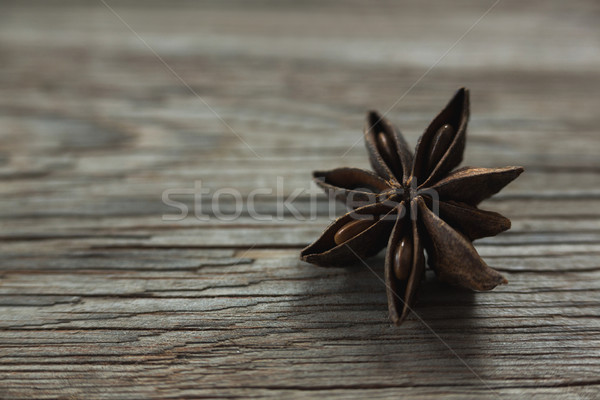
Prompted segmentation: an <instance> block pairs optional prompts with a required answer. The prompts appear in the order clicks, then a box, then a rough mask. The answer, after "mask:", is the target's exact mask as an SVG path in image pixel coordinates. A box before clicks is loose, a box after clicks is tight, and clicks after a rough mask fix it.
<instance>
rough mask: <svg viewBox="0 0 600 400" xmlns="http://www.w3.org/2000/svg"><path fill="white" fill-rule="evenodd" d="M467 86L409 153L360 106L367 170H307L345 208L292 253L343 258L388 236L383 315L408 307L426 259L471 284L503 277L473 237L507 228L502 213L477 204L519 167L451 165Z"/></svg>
mask: <svg viewBox="0 0 600 400" xmlns="http://www.w3.org/2000/svg"><path fill="white" fill-rule="evenodd" d="M468 119H469V91H468V90H467V89H465V88H462V89H460V90H458V92H457V93H456V94H455V95H454V97H453V98H452V99H451V100H450V102H449V103H448V104H447V105H446V107H445V108H444V109H443V110H442V111H441V112H440V113H439V114H438V115H437V116H436V117H435V118H434V119H433V121H432V122H431V123H430V125H429V126H428V127H427V129H426V130H425V132H424V133H423V135H422V136H421V138H420V139H419V141H418V144H417V147H416V149H415V153H414V156H413V154H412V152H411V151H410V150H409V148H408V145H407V143H406V141H405V140H404V137H403V136H402V134H401V133H400V131H399V130H397V129H395V128H394V127H393V126H392V125H391V124H390V123H389V122H388V121H387V120H386V119H385V118H384V117H383V116H381V115H380V114H378V113H377V112H374V111H371V112H369V113H368V115H367V122H366V127H365V131H364V134H365V141H366V146H367V150H368V152H369V159H370V162H371V166H372V167H373V169H374V171H375V173H373V172H370V171H365V170H362V169H358V168H338V169H334V170H332V171H326V172H319V171H316V172H314V174H313V175H314V177H315V181H316V183H317V184H318V185H319V186H321V187H322V188H323V189H325V190H326V191H327V192H328V193H329V194H330V196H333V197H335V198H336V199H337V200H340V201H342V202H345V203H346V204H347V205H349V206H350V208H351V211H350V212H348V213H347V214H346V215H343V216H342V217H340V218H338V219H337V220H335V221H334V222H333V223H332V224H331V225H330V226H329V227H328V228H327V229H326V230H325V232H324V233H323V234H322V235H321V237H320V238H319V239H317V240H316V241H315V242H314V243H313V244H311V245H310V246H308V247H306V248H305V249H304V250H302V252H301V259H302V260H304V261H307V262H310V263H313V264H317V265H321V266H344V265H348V264H349V263H354V262H356V261H357V259H362V258H365V257H369V256H372V255H375V254H377V253H378V252H379V251H381V250H382V249H383V248H384V247H385V246H386V244H387V251H386V256H385V273H384V275H385V281H386V287H387V298H388V308H389V313H390V318H391V319H392V321H393V322H394V323H395V324H400V323H401V322H402V321H403V320H404V319H405V318H406V316H407V315H408V313H409V311H410V309H411V307H412V304H413V302H414V299H415V293H416V292H417V289H418V287H419V284H420V282H421V280H422V278H423V275H424V272H425V251H426V252H427V264H428V265H429V267H430V268H431V269H433V271H434V272H435V274H436V275H437V277H438V278H439V279H440V280H442V281H445V282H448V283H450V284H453V285H458V286H462V287H465V288H469V289H473V290H491V289H493V288H494V287H496V286H497V285H499V284H502V283H507V281H506V279H505V278H504V277H503V276H502V275H501V274H500V273H499V272H497V271H495V270H494V269H492V268H490V267H489V266H488V265H487V264H486V263H485V262H484V261H483V260H482V259H481V257H480V256H479V254H478V253H477V251H476V250H475V248H474V247H473V245H472V241H473V240H475V239H479V238H483V237H487V236H494V235H497V234H498V233H500V232H503V231H505V230H507V229H509V228H510V220H509V219H507V218H505V217H503V216H502V215H500V214H498V213H495V212H491V211H484V210H481V209H479V208H477V205H478V204H479V203H480V202H481V201H482V200H484V199H486V198H488V197H490V196H492V195H493V194H495V193H497V192H499V191H500V190H501V189H502V188H503V187H504V186H506V185H507V184H508V183H509V182H511V181H512V180H514V179H515V178H516V177H518V176H519V175H520V174H521V173H522V172H523V168H522V167H504V168H492V169H490V168H473V167H463V168H460V169H456V170H453V169H454V168H455V167H457V166H458V165H459V164H460V163H461V161H462V158H463V152H464V149H465V142H466V132H467V123H468Z"/></svg>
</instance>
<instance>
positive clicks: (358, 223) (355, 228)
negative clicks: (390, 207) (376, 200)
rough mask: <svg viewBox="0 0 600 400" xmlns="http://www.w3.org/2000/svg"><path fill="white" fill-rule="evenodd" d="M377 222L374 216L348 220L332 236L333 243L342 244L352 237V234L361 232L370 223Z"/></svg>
mask: <svg viewBox="0 0 600 400" xmlns="http://www.w3.org/2000/svg"><path fill="white" fill-rule="evenodd" d="M375 222H377V220H376V219H374V218H369V219H357V220H355V221H350V222H348V223H347V224H346V225H344V226H342V227H341V228H340V229H339V230H338V231H337V232H336V233H335V235H334V236H333V240H334V241H335V244H342V243H345V242H347V241H348V240H350V239H352V238H353V237H354V236H356V235H358V234H359V233H361V232H363V231H364V230H366V229H367V228H369V227H370V226H371V225H373V224H374V223H375Z"/></svg>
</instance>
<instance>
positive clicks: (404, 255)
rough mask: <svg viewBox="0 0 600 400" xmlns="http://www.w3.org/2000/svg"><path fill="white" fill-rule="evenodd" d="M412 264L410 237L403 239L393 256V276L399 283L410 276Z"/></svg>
mask: <svg viewBox="0 0 600 400" xmlns="http://www.w3.org/2000/svg"><path fill="white" fill-rule="evenodd" d="M412 263H413V242H412V239H411V238H410V236H406V237H404V238H403V239H402V240H401V241H400V243H398V248H397V249H396V254H395V256H394V275H396V278H398V279H399V280H401V281H405V280H407V279H408V277H409V276H410V270H411V267H412Z"/></svg>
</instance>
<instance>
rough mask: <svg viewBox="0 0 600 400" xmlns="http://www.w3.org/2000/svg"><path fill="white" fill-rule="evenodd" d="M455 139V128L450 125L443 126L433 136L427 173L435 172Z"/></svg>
mask: <svg viewBox="0 0 600 400" xmlns="http://www.w3.org/2000/svg"><path fill="white" fill-rule="evenodd" d="M452 139H454V128H453V127H452V126H451V125H449V124H445V125H443V126H442V127H441V128H440V129H438V131H437V132H436V133H435V135H434V136H433V139H432V140H431V146H430V147H429V159H428V160H427V171H428V172H429V173H431V172H433V170H434V168H435V166H436V165H437V163H439V162H440V160H441V159H442V157H443V156H444V153H446V150H448V147H449V146H450V143H451V142H452Z"/></svg>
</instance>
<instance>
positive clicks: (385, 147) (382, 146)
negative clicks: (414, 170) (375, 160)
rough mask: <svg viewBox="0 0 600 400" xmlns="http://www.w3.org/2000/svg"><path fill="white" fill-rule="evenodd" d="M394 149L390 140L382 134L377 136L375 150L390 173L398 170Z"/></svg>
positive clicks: (398, 163)
mask: <svg viewBox="0 0 600 400" xmlns="http://www.w3.org/2000/svg"><path fill="white" fill-rule="evenodd" d="M395 148H396V146H394V144H393V143H392V139H391V138H388V136H387V135H386V134H385V133H384V132H379V133H378V134H377V150H379V154H380V155H381V158H383V161H385V163H386V164H387V165H388V167H389V168H390V169H391V170H392V172H396V171H399V170H400V160H399V159H398V155H397V154H396V153H395V152H394V150H393V149H395Z"/></svg>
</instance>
